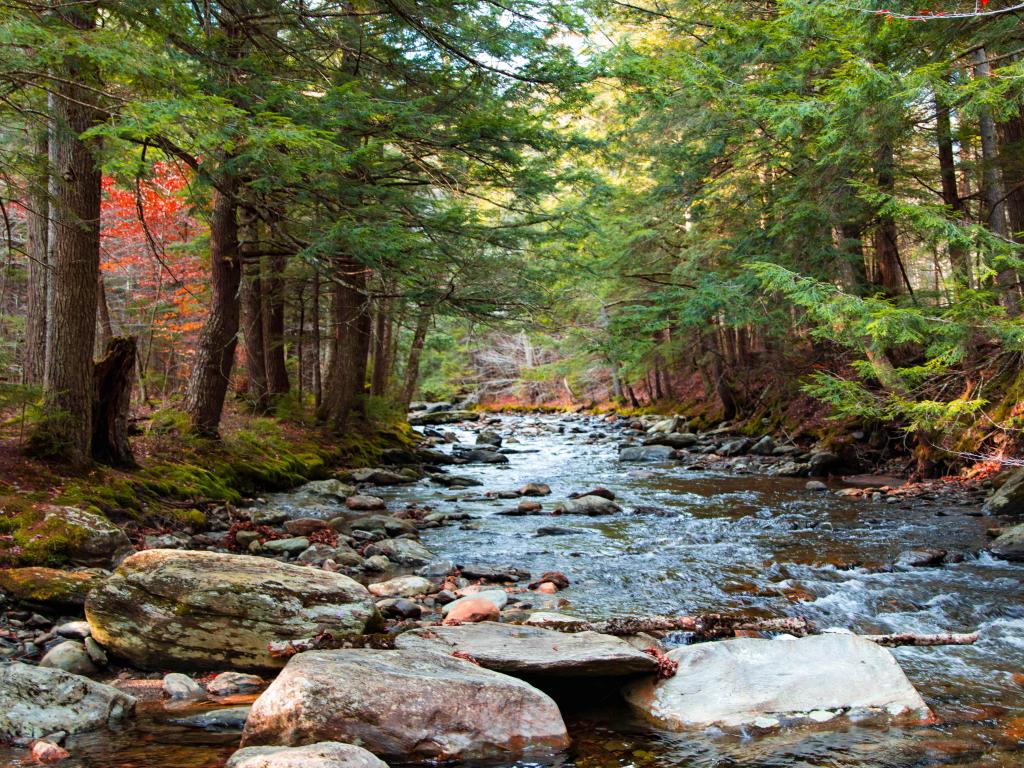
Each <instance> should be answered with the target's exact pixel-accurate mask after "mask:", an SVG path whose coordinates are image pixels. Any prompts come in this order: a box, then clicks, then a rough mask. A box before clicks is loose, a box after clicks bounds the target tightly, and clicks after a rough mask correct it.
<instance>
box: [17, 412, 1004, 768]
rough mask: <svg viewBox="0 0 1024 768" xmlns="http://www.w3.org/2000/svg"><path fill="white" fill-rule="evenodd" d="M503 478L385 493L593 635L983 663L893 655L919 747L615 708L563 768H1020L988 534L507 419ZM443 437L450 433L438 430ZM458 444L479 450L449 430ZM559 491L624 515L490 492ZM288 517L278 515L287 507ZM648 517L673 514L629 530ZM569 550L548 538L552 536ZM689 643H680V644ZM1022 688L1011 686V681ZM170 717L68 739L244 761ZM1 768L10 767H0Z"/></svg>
mask: <svg viewBox="0 0 1024 768" xmlns="http://www.w3.org/2000/svg"><path fill="white" fill-rule="evenodd" d="M492 428H494V429H496V430H497V431H498V432H499V433H500V434H501V435H503V437H504V438H505V448H506V450H507V451H509V453H508V456H509V459H510V461H509V463H508V464H507V465H473V466H469V467H460V468H457V471H458V474H460V475H470V476H472V477H474V478H476V479H478V480H480V481H481V482H482V483H483V485H482V486H481V487H480V488H473V489H468V490H447V489H444V488H441V487H440V486H438V485H435V484H432V483H430V482H429V481H423V482H420V483H417V484H415V485H409V486H401V487H394V488H387V489H382V492H381V494H380V495H382V496H384V497H385V498H387V499H388V500H389V502H390V503H391V505H392V506H394V507H397V506H399V505H400V504H404V503H406V502H416V503H417V504H430V505H433V506H434V507H435V508H437V509H438V510H442V511H455V510H461V511H463V512H467V513H469V514H470V515H472V516H473V517H474V518H475V519H473V520H470V521H468V522H467V523H464V524H461V525H459V524H456V525H449V526H446V527H442V528H435V529H430V530H427V531H424V533H423V537H422V540H423V542H424V543H425V544H426V545H427V546H428V547H429V548H430V549H431V550H433V551H434V552H435V553H437V554H438V555H439V556H440V557H444V558H447V559H450V560H452V561H454V562H456V563H458V564H467V565H495V564H511V565H514V566H518V567H521V568H526V569H528V570H530V571H531V572H533V573H534V574H539V573H541V572H543V571H546V570H560V571H562V572H564V573H565V574H566V575H567V576H568V577H569V578H570V580H571V582H572V585H571V586H570V587H569V588H568V589H567V590H565V591H563V592H561V593H559V595H558V596H557V597H558V598H559V599H565V600H566V601H567V604H566V605H564V606H563V607H561V608H560V610H563V611H565V612H568V613H572V614H575V615H578V616H581V617H586V618H605V617H610V616H617V615H627V614H657V613H666V614H694V613H700V612H706V611H744V612H746V613H750V614H757V615H762V616H786V615H803V616H806V617H808V618H809V619H811V620H813V621H814V622H815V623H816V624H817V625H818V626H819V627H844V628H848V629H851V630H854V631H857V632H864V633H880V632H899V631H912V632H945V631H973V630H978V631H980V633H981V639H980V640H979V641H978V642H977V643H976V644H975V645H973V646H951V647H940V648H921V649H917V648H900V649H896V650H895V651H894V653H895V654H896V656H897V658H898V659H899V661H900V663H901V665H902V666H903V668H904V669H905V671H906V672H907V675H908V676H909V677H910V679H911V681H912V682H913V683H914V684H915V685H916V686H917V688H918V689H919V690H920V691H921V693H922V694H923V695H924V697H925V698H926V700H927V701H928V703H929V705H931V706H932V708H933V709H934V711H935V712H936V714H937V715H938V718H939V721H940V722H939V724H937V725H934V726H929V727H917V728H884V727H880V726H869V725H863V724H862V725H857V724H846V725H842V726H836V724H835V723H830V724H829V725H828V727H815V728H811V727H806V728H795V729H789V730H783V731H781V732H778V733H774V734H768V735H764V734H750V733H738V734H737V733H721V732H715V731H708V732H697V733H688V734H685V735H666V734H659V733H657V732H654V731H652V730H650V729H649V728H647V727H646V726H644V725H643V724H642V723H640V722H638V721H637V720H636V719H634V718H633V717H632V716H631V715H630V714H629V713H628V712H627V711H626V710H625V709H624V708H623V707H621V706H620V705H619V704H618V703H617V702H616V697H615V695H614V692H610V694H609V696H607V697H606V698H605V699H604V700H602V701H600V702H596V703H595V702H592V703H591V705H589V706H586V705H580V704H579V703H578V702H577V703H576V704H575V705H574V706H573V707H572V708H570V709H568V710H567V711H566V720H567V723H568V726H569V730H570V734H571V735H572V736H573V739H574V747H573V750H572V751H571V752H570V753H568V754H566V755H564V756H562V757H561V758H559V759H558V760H557V761H556V763H555V765H558V766H565V767H566V768H598V767H599V768H613V767H616V766H623V767H626V766H636V767H637V768H669V767H670V766H672V767H678V768H690V767H691V766H692V767H694V768H696V767H698V766H700V767H702V768H703V767H705V766H707V767H710V766H759V767H760V766H780V767H783V766H784V767H786V768H797V767H802V766H829V767H830V768H854V767H857V768H868V767H869V766H870V767H871V768H881V767H883V766H886V767H888V766H892V767H893V768H895V767H897V766H899V767H901V768H904V767H906V768H910V767H911V766H922V767H923V766H940V765H957V766H1019V765H1022V764H1024V678H1022V677H1020V676H1019V675H1020V673H1022V672H1024V601H1022V599H1021V594H1022V591H1021V588H1022V582H1024V567H1021V566H1018V565H1012V564H1009V563H1005V562H1002V561H999V560H996V559H994V558H991V557H990V556H988V555H987V554H985V553H981V554H978V552H979V550H981V549H982V548H983V547H984V546H985V543H986V541H987V539H986V536H985V529H986V528H988V527H990V525H991V524H992V523H991V520H987V519H985V518H980V517H978V516H977V513H976V510H975V509H969V508H963V509H959V508H950V507H947V506H945V505H944V504H943V503H942V502H941V501H938V500H934V499H927V498H922V499H913V500H905V501H901V502H900V503H897V504H888V503H884V502H882V501H868V500H862V499H849V498H844V497H837V496H835V495H833V494H830V493H822V492H820V491H819V492H814V491H809V490H806V489H805V487H804V484H805V481H804V480H796V479H774V478H764V477H757V476H751V475H734V474H725V473H715V472H706V471H694V470H687V469H684V468H683V467H682V466H681V465H679V464H676V463H666V464H621V463H620V462H619V461H618V460H617V450H616V445H617V443H618V442H619V440H620V437H621V436H620V435H619V434H618V433H617V432H616V431H614V430H613V429H612V428H610V427H609V426H608V425H607V424H605V423H604V422H603V421H601V420H599V419H597V418H593V417H585V416H574V417H556V416H537V417H502V419H501V423H500V424H498V425H495V426H493V427H492ZM445 429H448V428H445ZM453 431H454V432H455V433H456V434H457V435H458V437H459V438H460V439H461V440H463V441H465V442H470V443H471V442H472V441H473V434H472V431H471V430H467V429H461V428H458V429H454V430H453ZM526 482H540V483H547V484H549V485H550V486H551V489H552V495H551V496H549V497H546V498H544V499H541V501H542V502H543V503H544V505H545V507H546V508H550V507H551V506H553V504H554V503H555V502H556V501H558V500H560V499H564V498H566V497H567V496H568V494H569V493H571V492H578V491H584V490H587V489H589V488H592V487H594V486H597V485H602V486H605V487H606V488H609V489H610V490H612V491H613V492H614V493H615V494H616V497H617V502H618V503H619V504H621V505H622V506H623V507H624V508H625V512H623V513H622V514H620V515H615V516H612V517H606V518H583V517H569V516H566V517H559V518H554V519H553V518H548V517H538V516H529V517H516V516H504V515H499V514H496V513H498V512H499V511H500V510H502V509H507V508H508V507H510V506H513V505H514V504H515V502H514V501H501V500H494V499H487V498H484V497H483V491H485V490H506V489H514V488H517V487H519V486H521V485H522V484H524V483H526ZM284 500H286V499H282V501H284ZM637 507H650V508H657V509H658V510H660V513H659V514H655V513H654V512H652V511H648V512H646V513H643V514H636V513H633V512H632V510H633V509H635V508H637ZM552 523H556V524H557V525H558V526H560V527H563V528H566V529H569V530H570V531H571V532H569V533H565V534H563V535H557V536H537V535H536V534H535V531H536V530H537V528H538V527H539V526H543V525H551V524H552ZM920 546H933V547H941V548H944V549H947V550H950V551H955V552H962V553H963V554H964V555H965V557H964V560H963V561H962V562H960V563H956V564H952V565H945V566H942V567H938V568H914V569H906V570H899V569H896V570H884V571H883V570H879V568H878V566H884V565H887V564H891V563H892V562H893V561H894V560H895V559H896V557H897V556H898V554H899V553H900V552H901V551H902V550H905V549H909V548H913V547H920ZM669 640H670V641H673V642H683V641H684V640H685V638H682V637H676V638H672V637H670V638H669ZM1015 673H1017V674H1018V677H1017V678H1016V679H1015V678H1014V674H1015ZM169 717H171V716H170V715H168V714H167V713H166V712H164V711H163V708H162V706H160V705H159V704H158V703H153V704H150V705H146V706H144V707H143V708H142V717H140V720H139V723H138V724H137V725H135V726H133V727H132V728H130V729H129V730H128V731H126V732H124V733H122V734H121V735H120V736H118V737H116V738H113V739H112V738H111V737H110V736H109V735H103V734H95V735H89V736H83V737H79V738H77V739H73V740H72V742H71V745H69V746H70V748H71V751H72V753H73V754H75V755H76V757H75V758H74V759H73V760H72V761H70V763H69V764H78V765H81V766H89V768H101V767H102V768H122V767H126V766H140V767H144V768H150V767H152V768H198V767H199V766H204V767H205V766H209V768H215V767H216V766H220V765H223V761H224V759H225V757H226V755H227V754H229V753H230V751H231V748H232V747H233V745H234V744H235V743H236V741H237V737H235V736H233V735H211V734H205V733H201V732H200V733H198V734H197V733H196V732H195V731H189V730H187V729H183V728H180V727H176V726H173V725H170V724H169V723H168V719H169ZM0 759H2V755H0Z"/></svg>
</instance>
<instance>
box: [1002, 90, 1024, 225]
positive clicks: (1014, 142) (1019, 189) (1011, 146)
mask: <svg viewBox="0 0 1024 768" xmlns="http://www.w3.org/2000/svg"><path fill="white" fill-rule="evenodd" d="M999 159H1000V162H1001V165H1002V169H1003V184H1004V186H1005V187H1006V190H1007V191H1006V217H1007V219H1008V220H1009V225H1010V237H1012V238H1013V239H1014V240H1015V241H1016V242H1018V243H1021V242H1024V108H1022V109H1021V110H1020V111H1019V112H1018V113H1017V115H1016V116H1015V117H1012V118H1011V119H1009V120H1007V121H1006V122H1005V123H1000V124H999Z"/></svg>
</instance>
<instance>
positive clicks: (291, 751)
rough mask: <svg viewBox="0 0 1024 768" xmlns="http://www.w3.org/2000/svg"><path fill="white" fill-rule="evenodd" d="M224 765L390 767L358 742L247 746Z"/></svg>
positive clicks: (256, 767)
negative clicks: (358, 745) (299, 745)
mask: <svg viewBox="0 0 1024 768" xmlns="http://www.w3.org/2000/svg"><path fill="white" fill-rule="evenodd" d="M224 768H388V764H387V763H385V762H384V761H383V760H381V759H380V758H378V757H377V756H375V755H374V754H373V753H372V752H367V751H366V750H365V749H363V748H362V747H357V746H355V745H354V744H342V743H340V742H337V741H321V742H318V743H317V744H309V745H307V746H305V747H245V748H244V749H240V750H238V751H237V752H235V753H234V754H233V755H231V757H229V758H228V761H227V763H226V764H225V766H224Z"/></svg>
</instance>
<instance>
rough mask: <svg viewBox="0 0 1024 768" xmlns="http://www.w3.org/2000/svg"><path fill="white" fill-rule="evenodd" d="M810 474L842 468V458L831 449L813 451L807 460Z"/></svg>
mask: <svg viewBox="0 0 1024 768" xmlns="http://www.w3.org/2000/svg"><path fill="white" fill-rule="evenodd" d="M807 463H808V464H809V465H810V473H811V474H812V475H828V474H832V473H834V472H837V471H839V470H840V469H842V466H843V460H842V458H841V457H840V456H838V455H837V454H835V453H832V452H831V451H814V452H813V453H812V454H811V457H810V459H808V462H807Z"/></svg>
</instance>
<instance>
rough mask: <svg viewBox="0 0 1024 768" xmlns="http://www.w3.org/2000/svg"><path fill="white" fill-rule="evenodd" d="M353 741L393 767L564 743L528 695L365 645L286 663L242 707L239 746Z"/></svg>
mask: <svg viewBox="0 0 1024 768" xmlns="http://www.w3.org/2000/svg"><path fill="white" fill-rule="evenodd" d="M327 740H331V741H334V740H337V741H353V742H356V741H357V742H358V743H359V744H360V745H361V746H363V747H365V748H366V749H368V750H370V751H371V752H373V753H375V754H378V755H381V756H382V757H385V758H396V759H399V760H402V761H403V762H418V761H427V760H431V761H437V762H441V761H445V760H500V761H502V762H511V761H514V760H517V759H519V758H522V757H528V756H530V757H532V756H540V755H545V754H550V753H552V752H556V751H559V750H562V749H565V748H566V747H567V746H568V745H569V737H568V735H567V733H566V730H565V724H564V723H563V722H562V716H561V713H560V712H559V711H558V707H557V706H556V705H555V702H554V701H552V700H551V699H550V698H549V697H548V696H547V695H545V694H543V693H541V692H540V691H538V690H537V689H536V688H533V687H532V686H530V685H528V684H527V683H524V682H523V681H521V680H516V679H515V678H513V677H508V676H506V675H502V674H500V673H498V672H492V671H491V670H487V669H483V668H481V667H478V666H476V665H475V664H472V663H470V662H468V661H464V660H462V659H458V658H453V657H451V656H445V655H442V654H437V653H427V654H424V653H420V652H416V651H403V650H394V651H380V650H373V649H369V648H358V649H347V650H337V651H307V652H306V653H300V654H298V655H296V656H294V657H292V659H291V661H289V662H288V665H287V666H286V667H285V668H284V670H283V671H282V672H281V674H280V675H278V677H277V679H276V680H275V681H274V682H273V683H272V684H271V686H270V687H269V688H268V689H267V690H266V691H264V693H263V695H262V696H260V697H259V698H258V699H257V700H256V702H255V703H254V704H253V705H252V711H251V712H250V714H249V719H248V721H247V722H246V724H245V731H244V732H243V734H242V746H243V747H249V746H259V745H264V744H274V745H298V744H309V743H312V742H317V741H327Z"/></svg>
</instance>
